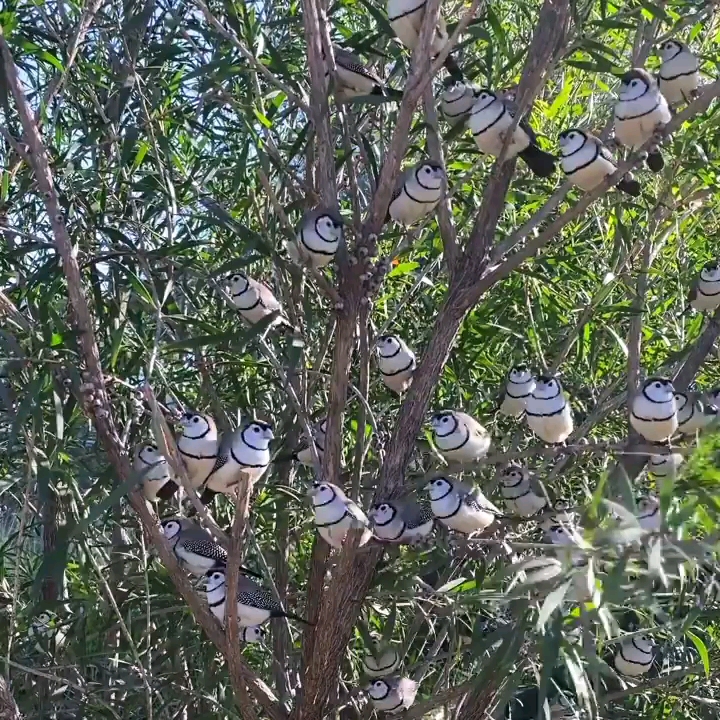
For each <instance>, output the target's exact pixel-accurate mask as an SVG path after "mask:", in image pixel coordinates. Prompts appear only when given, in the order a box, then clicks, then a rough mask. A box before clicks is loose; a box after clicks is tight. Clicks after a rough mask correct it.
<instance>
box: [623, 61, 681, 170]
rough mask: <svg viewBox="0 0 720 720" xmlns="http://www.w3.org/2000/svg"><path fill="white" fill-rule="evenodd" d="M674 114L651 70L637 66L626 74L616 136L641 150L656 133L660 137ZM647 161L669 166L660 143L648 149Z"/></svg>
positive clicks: (657, 166)
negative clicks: (659, 134)
mask: <svg viewBox="0 0 720 720" xmlns="http://www.w3.org/2000/svg"><path fill="white" fill-rule="evenodd" d="M671 117H672V115H671V114H670V108H669V107H668V104H667V100H665V98H664V97H663V95H662V93H661V92H660V90H659V89H658V86H657V83H656V82H655V79H654V78H653V76H652V75H650V73H649V72H647V71H646V70H643V69H642V68H633V69H632V70H630V71H628V72H626V73H625V74H624V75H623V76H622V78H621V79H620V92H619V94H618V101H617V103H616V104H615V137H616V138H617V140H618V142H620V143H621V144H623V145H625V146H626V147H628V148H630V150H638V149H639V148H640V147H642V146H643V145H644V144H645V143H646V142H647V141H648V140H650V139H651V138H653V137H654V136H655V138H656V139H657V137H658V136H657V133H658V131H660V130H662V129H663V128H664V127H665V125H666V124H667V123H668V122H670V118H671ZM658 141H659V140H658ZM646 162H647V166H648V167H649V168H650V170H652V171H653V172H660V171H661V170H662V169H663V167H664V166H665V161H664V160H663V156H662V153H661V152H660V151H659V150H658V149H657V147H654V148H651V149H650V150H648V156H647V161H646Z"/></svg>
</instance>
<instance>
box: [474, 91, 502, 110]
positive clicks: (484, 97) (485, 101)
mask: <svg viewBox="0 0 720 720" xmlns="http://www.w3.org/2000/svg"><path fill="white" fill-rule="evenodd" d="M497 99H498V96H497V95H496V94H495V93H494V92H493V91H492V90H490V89H489V88H481V89H480V90H478V93H477V99H476V100H475V104H474V105H473V108H472V111H471V112H473V113H477V112H480V111H481V110H484V109H485V108H487V107H489V106H490V105H492V104H493V103H494V102H495V101H496V100H497Z"/></svg>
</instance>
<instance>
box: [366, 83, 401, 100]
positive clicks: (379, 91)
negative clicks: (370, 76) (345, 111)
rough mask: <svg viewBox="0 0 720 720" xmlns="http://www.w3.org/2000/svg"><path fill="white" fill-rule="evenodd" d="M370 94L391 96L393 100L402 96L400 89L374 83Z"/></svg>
mask: <svg viewBox="0 0 720 720" xmlns="http://www.w3.org/2000/svg"><path fill="white" fill-rule="evenodd" d="M370 94H371V95H382V97H387V98H393V99H394V100H399V99H400V98H401V97H402V96H403V92H402V90H396V89H395V88H389V87H381V86H380V85H376V86H375V87H374V88H373V91H372V92H371V93H370Z"/></svg>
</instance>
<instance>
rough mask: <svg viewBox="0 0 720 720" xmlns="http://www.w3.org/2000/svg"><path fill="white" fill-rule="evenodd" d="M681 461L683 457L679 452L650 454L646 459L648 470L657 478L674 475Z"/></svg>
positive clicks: (683, 459) (683, 460)
mask: <svg viewBox="0 0 720 720" xmlns="http://www.w3.org/2000/svg"><path fill="white" fill-rule="evenodd" d="M683 462H685V458H684V457H683V456H682V455H681V454H680V453H667V454H666V455H651V456H650V459H649V460H648V472H649V473H651V474H652V475H654V476H655V477H659V478H665V477H675V475H676V474H677V471H678V469H679V467H680V466H681V465H682V464H683Z"/></svg>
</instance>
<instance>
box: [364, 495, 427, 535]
mask: <svg viewBox="0 0 720 720" xmlns="http://www.w3.org/2000/svg"><path fill="white" fill-rule="evenodd" d="M368 517H369V518H370V521H371V522H372V528H373V533H374V535H375V537H377V538H378V540H382V541H383V542H388V543H398V544H401V543H405V544H413V543H417V542H420V541H421V540H424V539H425V538H426V537H427V536H428V535H430V533H431V532H432V531H433V527H434V524H435V516H434V515H433V512H432V509H431V508H430V506H429V505H428V504H427V502H425V503H419V502H416V501H415V500H414V499H413V498H409V497H408V498H402V499H399V500H385V501H383V502H380V503H377V504H376V505H374V506H373V508H372V510H371V511H370V513H369V514H368Z"/></svg>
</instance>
